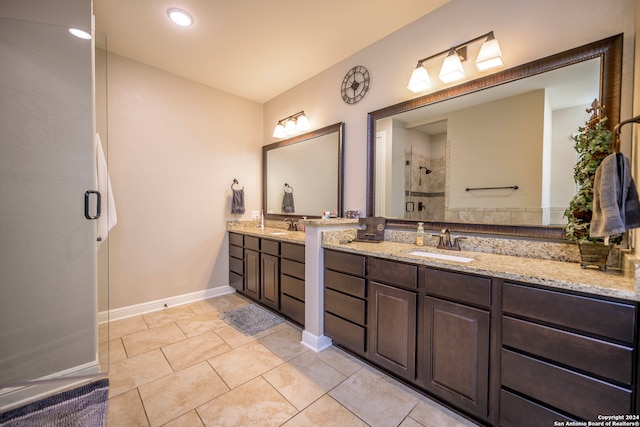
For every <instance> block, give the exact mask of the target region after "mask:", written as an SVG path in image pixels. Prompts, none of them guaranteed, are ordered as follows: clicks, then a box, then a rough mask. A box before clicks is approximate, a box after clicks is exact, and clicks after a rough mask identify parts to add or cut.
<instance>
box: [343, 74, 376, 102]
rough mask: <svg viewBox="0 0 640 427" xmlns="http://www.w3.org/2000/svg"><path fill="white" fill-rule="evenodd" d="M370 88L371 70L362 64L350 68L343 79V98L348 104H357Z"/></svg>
mask: <svg viewBox="0 0 640 427" xmlns="http://www.w3.org/2000/svg"><path fill="white" fill-rule="evenodd" d="M368 90H369V71H367V69H366V68H364V67H363V66H361V65H358V66H356V67H353V68H352V69H350V70H349V71H348V72H347V74H346V75H345V76H344V79H343V80H342V88H341V93H342V100H343V101H344V102H346V103H347V104H355V103H356V102H358V101H360V100H361V99H362V98H364V96H365V95H366V94H367V91H368Z"/></svg>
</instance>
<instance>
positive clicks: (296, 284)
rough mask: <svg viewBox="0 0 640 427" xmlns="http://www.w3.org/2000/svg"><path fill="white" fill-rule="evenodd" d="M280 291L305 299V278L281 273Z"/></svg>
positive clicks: (301, 299)
mask: <svg viewBox="0 0 640 427" xmlns="http://www.w3.org/2000/svg"><path fill="white" fill-rule="evenodd" d="M280 292H282V293H283V294H286V295H289V296H292V297H294V298H296V299H298V300H300V301H304V280H300V279H296V278H295V277H290V276H285V275H280Z"/></svg>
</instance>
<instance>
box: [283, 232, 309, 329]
mask: <svg viewBox="0 0 640 427" xmlns="http://www.w3.org/2000/svg"><path fill="white" fill-rule="evenodd" d="M280 257H281V259H280V312H281V313H282V314H284V315H285V316H287V317H288V318H290V319H291V320H293V321H294V322H296V323H298V324H299V325H302V326H304V301H305V296H304V295H305V289H304V275H305V268H304V258H305V250H304V245H299V244H295V243H287V242H282V243H281V244H280Z"/></svg>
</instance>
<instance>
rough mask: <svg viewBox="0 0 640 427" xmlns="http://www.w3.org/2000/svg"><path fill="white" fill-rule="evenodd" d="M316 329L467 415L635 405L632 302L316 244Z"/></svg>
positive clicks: (592, 414)
mask: <svg viewBox="0 0 640 427" xmlns="http://www.w3.org/2000/svg"><path fill="white" fill-rule="evenodd" d="M324 257H325V270H324V275H325V277H324V285H325V294H324V295H325V313H324V315H325V333H326V335H328V336H329V337H331V338H332V339H333V340H334V343H336V344H337V345H339V346H342V347H344V348H346V349H348V350H351V351H352V352H355V353H357V354H359V355H360V357H362V358H363V359H365V360H367V361H369V362H371V363H372V364H375V365H377V366H379V367H380V368H383V369H385V370H386V371H387V372H390V373H391V374H394V375H395V376H397V377H398V378H399V379H401V380H404V381H406V382H408V383H409V384H410V385H412V386H415V387H417V388H419V389H421V390H422V391H423V392H425V393H427V394H429V395H431V396H433V397H435V398H438V399H440V400H441V401H443V402H444V403H446V404H449V405H451V406H452V407H454V408H457V409H458V410H460V411H461V412H464V413H466V414H467V415H468V416H471V417H473V418H474V419H475V420H476V421H479V422H481V423H485V424H489V425H500V426H505V427H507V426H517V427H528V426H553V425H558V424H554V423H555V422H560V421H571V420H573V421H581V422H584V421H598V416H599V415H626V414H634V413H637V412H638V411H639V410H640V405H639V403H638V402H639V401H640V396H639V393H638V377H640V363H639V362H638V336H637V334H638V332H637V330H638V329H637V328H638V323H639V320H638V314H637V311H638V304H637V303H636V302H631V301H625V300H617V299H614V298H607V297H602V296H598V295H591V294H582V293H578V292H574V291H570V290H564V289H557V288H548V287H544V286H539V285H532V284H523V283H512V282H510V281H508V280H503V279H497V278H491V277H486V276H479V275H474V274H469V273H461V272H454V271H449V270H446V269H440V268H434V267H426V266H422V265H421V266H417V265H413V264H409V263H405V262H400V261H394V260H389V259H382V258H377V257H371V256H363V255H360V254H354V253H347V252H341V251H337V250H328V249H325V251H324Z"/></svg>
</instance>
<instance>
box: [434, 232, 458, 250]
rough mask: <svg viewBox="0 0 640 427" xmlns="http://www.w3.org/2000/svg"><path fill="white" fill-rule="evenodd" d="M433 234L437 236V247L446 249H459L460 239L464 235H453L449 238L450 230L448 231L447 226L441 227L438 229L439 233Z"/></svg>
mask: <svg viewBox="0 0 640 427" xmlns="http://www.w3.org/2000/svg"><path fill="white" fill-rule="evenodd" d="M434 236H436V237H438V246H436V247H437V248H438V249H447V250H450V251H459V250H460V240H463V239H465V237H454V238H453V240H451V232H449V229H448V228H443V229H442V230H440V234H434Z"/></svg>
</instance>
